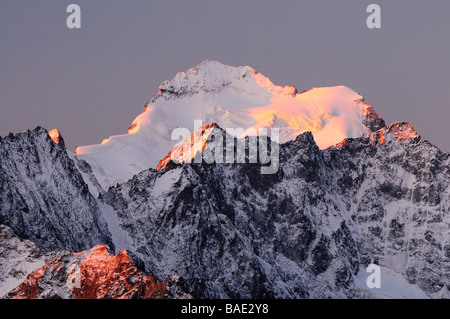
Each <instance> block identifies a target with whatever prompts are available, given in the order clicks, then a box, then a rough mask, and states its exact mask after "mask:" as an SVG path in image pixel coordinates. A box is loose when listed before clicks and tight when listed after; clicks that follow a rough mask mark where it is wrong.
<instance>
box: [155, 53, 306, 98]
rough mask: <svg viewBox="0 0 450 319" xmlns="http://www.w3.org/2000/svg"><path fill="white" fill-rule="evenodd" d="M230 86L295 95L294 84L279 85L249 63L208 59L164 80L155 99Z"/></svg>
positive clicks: (251, 90) (257, 92) (257, 91)
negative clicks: (237, 64) (232, 64)
mask: <svg viewBox="0 0 450 319" xmlns="http://www.w3.org/2000/svg"><path fill="white" fill-rule="evenodd" d="M224 88H231V89H235V90H239V91H243V92H247V93H249V94H255V95H268V94H273V95H290V96H295V94H296V93H297V89H296V88H295V87H293V86H285V87H281V86H277V85H275V84H273V83H272V82H271V81H270V79H269V78H268V77H266V76H265V75H263V74H261V73H260V72H257V71H256V70H254V69H253V68H251V67H249V66H240V67H232V66H228V65H225V64H223V63H221V62H218V61H210V60H206V61H203V62H202V63H200V64H199V65H197V66H196V67H193V68H190V69H188V70H187V71H185V72H179V73H177V75H175V77H174V78H173V79H172V80H170V81H164V82H163V83H162V84H161V85H160V87H159V92H158V94H156V95H155V96H153V98H152V101H153V102H154V101H156V100H157V99H160V98H164V99H170V98H176V97H181V96H185V95H192V94H197V93H210V92H216V93H218V92H220V91H221V90H222V89H224Z"/></svg>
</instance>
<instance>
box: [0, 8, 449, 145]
mask: <svg viewBox="0 0 450 319" xmlns="http://www.w3.org/2000/svg"><path fill="white" fill-rule="evenodd" d="M70 3H76V4H78V5H80V7H81V10H82V11H81V13H82V28H81V29H80V30H69V29H68V28H67V27H66V18H67V16H68V14H67V13H66V12H65V11H66V7H67V5H69V4H70ZM370 3H377V4H379V5H380V6H381V10H382V13H381V18H382V22H381V26H382V28H381V29H378V30H369V29H368V28H367V27H366V18H367V16H368V14H367V13H366V7H367V5H368V4H370ZM449 13H450V1H448V0H431V1H413V0H408V1H406V0H395V1H392V0H390V1H381V0H371V1H364V0H342V1H335V0H328V1H325V0H308V1H299V0H296V1H264V0H258V1H246V0H240V1H230V0H227V1H212V0H202V1H181V0H180V1H168V0H166V1H148V0H147V1H144V0H128V1H125V0H120V1H119V0H96V1H92V0H89V1H85V0H71V1H61V0H44V1H42V0H21V1H17V0H0V43H1V45H0V135H2V136H4V135H6V134H8V133H9V132H20V131H23V130H26V129H28V128H33V127H35V126H36V125H41V126H43V127H45V128H47V129H52V128H55V127H57V128H58V129H60V131H61V132H62V134H63V136H64V138H65V141H66V144H67V146H68V148H69V149H70V150H72V151H73V149H74V147H75V145H87V144H97V143H100V142H101V141H102V139H104V138H107V137H109V136H110V135H115V134H123V133H126V132H127V128H128V126H129V125H130V124H131V121H132V120H133V119H134V118H135V117H136V116H137V115H138V114H139V113H140V112H141V111H142V105H143V103H144V102H145V101H147V100H149V99H150V98H151V96H152V95H153V94H154V93H156V92H157V90H158V86H159V84H160V83H161V82H163V81H164V80H167V79H171V78H172V77H173V76H174V75H175V74H176V73H177V72H180V71H185V70H186V69H187V68H189V67H192V66H195V65H197V64H198V63H200V62H201V61H202V60H205V59H210V60H218V61H221V62H223V63H226V64H229V65H234V66H239V65H250V66H251V67H253V68H255V69H256V70H258V71H261V72H262V73H263V74H265V75H267V76H268V77H269V78H270V79H271V80H272V81H273V82H274V83H275V84H278V85H286V84H289V85H294V86H296V87H297V88H298V89H299V90H300V91H301V90H302V89H309V88H311V87H314V86H332V85H341V84H342V85H346V86H349V87H351V88H352V89H354V90H355V91H357V92H359V93H360V94H361V95H363V96H364V97H365V99H366V101H367V102H368V103H370V104H372V105H373V106H374V108H375V110H376V112H377V113H378V114H379V115H381V116H382V117H383V118H384V119H385V120H386V122H387V123H388V124H390V123H392V122H394V121H407V122H410V123H411V124H412V125H413V126H414V127H415V129H416V130H417V131H418V132H419V134H421V135H422V136H423V137H425V138H427V139H429V140H430V141H431V142H432V143H433V144H435V145H437V146H439V147H441V148H442V149H443V150H446V151H450V134H449V133H450V129H449V124H448V123H449V120H450V102H449V101H450V61H449V57H450V36H449V34H450V22H449Z"/></svg>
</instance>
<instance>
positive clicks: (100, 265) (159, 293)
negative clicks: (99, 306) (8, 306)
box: [7, 246, 168, 299]
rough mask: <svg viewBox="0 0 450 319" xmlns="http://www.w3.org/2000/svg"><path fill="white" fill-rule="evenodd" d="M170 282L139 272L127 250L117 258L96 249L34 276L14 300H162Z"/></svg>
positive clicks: (15, 293) (12, 294) (60, 259)
mask: <svg viewBox="0 0 450 319" xmlns="http://www.w3.org/2000/svg"><path fill="white" fill-rule="evenodd" d="M166 286H167V280H165V281H164V282H158V281H156V280H154V279H153V278H152V277H151V276H148V275H146V274H144V273H142V272H141V271H139V270H138V268H137V267H136V265H134V263H133V261H132V259H131V258H130V257H129V256H128V255H127V252H126V251H125V250H122V251H120V252H119V253H118V254H117V255H113V254H112V253H111V252H109V251H108V248H107V246H96V247H94V248H92V249H89V250H86V251H82V252H79V253H75V254H73V253H69V254H65V255H63V256H60V257H58V258H56V259H53V260H51V261H50V262H48V263H47V264H45V265H44V266H42V267H41V268H39V269H38V270H36V271H34V272H32V273H31V274H30V275H28V277H27V278H26V280H25V281H24V282H23V283H21V284H20V285H19V286H18V287H17V288H16V289H14V290H13V291H11V292H10V293H8V295H7V298H12V299H60V298H62V299H162V298H164V296H166V295H167V294H168V290H167V288H166Z"/></svg>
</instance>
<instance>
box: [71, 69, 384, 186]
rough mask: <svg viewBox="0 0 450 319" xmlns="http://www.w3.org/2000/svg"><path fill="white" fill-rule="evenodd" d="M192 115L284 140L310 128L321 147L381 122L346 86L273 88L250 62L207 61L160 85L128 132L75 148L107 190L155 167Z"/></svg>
mask: <svg viewBox="0 0 450 319" xmlns="http://www.w3.org/2000/svg"><path fill="white" fill-rule="evenodd" d="M195 120H201V121H202V124H208V123H210V122H215V123H217V124H218V125H219V126H221V127H222V128H242V129H244V130H245V133H244V134H250V135H251V134H254V133H255V132H256V133H257V132H258V129H260V128H264V127H274V128H279V129H280V142H281V143H283V142H286V141H289V140H292V139H294V138H295V137H296V136H297V135H298V134H300V133H303V132H306V131H311V132H312V133H313V135H314V139H315V141H316V143H317V144H318V145H319V147H320V148H322V149H324V148H326V147H328V146H331V145H334V144H336V143H338V142H340V141H341V140H343V139H344V138H346V137H359V136H362V135H364V134H366V133H369V132H371V131H375V130H377V129H379V128H381V127H383V126H384V121H383V120H382V119H381V118H379V117H378V116H377V114H376V113H375V112H374V110H373V108H372V107H371V106H370V105H368V104H366V103H365V102H364V100H363V98H362V97H361V96H360V95H359V94H358V93H356V92H355V91H353V90H351V89H349V88H347V87H344V86H336V87H326V88H313V89H311V90H308V91H304V92H302V93H300V94H299V93H298V92H297V89H296V88H295V87H292V86H286V87H280V86H276V85H274V84H273V83H272V82H271V81H270V80H269V79H268V78H267V77H266V76H264V75H263V74H261V73H259V72H256V71H255V70H254V69H252V68H251V67H248V66H241V67H232V66H228V65H224V64H222V63H220V62H216V61H204V62H202V63H200V64H199V65H198V66H196V67H195V68H191V69H189V70H187V71H186V72H181V73H178V74H177V75H176V76H175V77H174V78H173V79H172V80H171V81H165V82H164V83H162V84H161V86H160V88H159V93H158V94H156V95H154V96H153V98H152V99H151V101H150V103H146V104H145V106H144V112H143V113H142V114H140V115H139V116H137V117H136V119H135V120H134V121H133V123H132V124H131V126H130V127H129V131H128V134H125V135H117V136H112V137H110V138H109V139H106V140H104V141H103V142H102V144H100V145H91V146H81V147H77V149H76V154H77V156H78V157H79V158H80V159H83V160H85V161H86V162H87V163H89V165H90V166H91V167H92V170H93V173H94V175H95V177H96V178H97V180H98V182H99V183H100V185H101V186H102V187H103V189H104V190H106V189H107V188H108V187H109V186H111V185H115V184H116V183H117V182H125V181H127V180H128V179H130V178H131V177H132V176H133V175H135V174H137V173H139V172H140V171H142V170H144V169H148V168H155V167H156V166H157V164H158V162H159V161H160V159H161V158H163V157H164V156H165V155H166V154H167V152H168V150H170V148H171V147H172V146H173V145H175V144H176V143H177V142H178V141H173V140H171V134H172V131H173V129H175V128H178V127H181V128H187V129H188V130H190V132H194V131H195V130H197V129H198V128H199V127H200V126H201V124H200V126H199V127H195V128H194V121H195ZM252 128H253V129H254V130H252Z"/></svg>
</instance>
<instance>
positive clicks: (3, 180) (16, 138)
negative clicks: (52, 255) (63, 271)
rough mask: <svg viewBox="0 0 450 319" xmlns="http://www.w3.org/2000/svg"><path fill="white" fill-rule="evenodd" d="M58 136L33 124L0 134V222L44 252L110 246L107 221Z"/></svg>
mask: <svg viewBox="0 0 450 319" xmlns="http://www.w3.org/2000/svg"><path fill="white" fill-rule="evenodd" d="M62 141H63V140H62V138H60V139H59V143H56V142H54V141H53V140H52V139H51V138H50V136H49V134H48V132H47V131H46V130H45V129H43V128H41V127H37V128H35V129H34V130H28V131H26V132H24V133H20V134H16V135H12V134H11V135H9V136H8V137H6V138H3V139H0V224H4V225H7V226H9V227H10V228H11V229H12V231H13V232H14V233H15V234H17V235H18V236H20V237H22V238H26V239H30V240H31V241H33V242H34V243H36V244H37V246H38V247H39V248H40V249H41V250H42V252H43V253H46V252H49V251H52V250H55V249H58V248H63V249H67V250H70V251H81V250H84V249H88V248H91V247H93V246H94V245H97V244H108V245H110V246H111V247H113V244H112V242H111V239H110V234H109V231H108V228H107V225H106V223H105V221H104V220H103V218H102V217H101V215H100V211H99V209H98V206H97V203H96V201H95V199H94V198H93V197H92V195H91V194H90V193H89V190H88V187H87V186H86V184H85V183H84V181H83V179H82V177H81V175H80V173H79V172H78V170H77V169H76V167H75V165H74V163H73V161H72V160H71V159H70V158H69V157H68V155H67V153H66V151H65V148H64V143H63V142H62Z"/></svg>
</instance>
